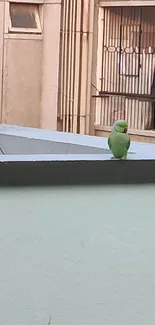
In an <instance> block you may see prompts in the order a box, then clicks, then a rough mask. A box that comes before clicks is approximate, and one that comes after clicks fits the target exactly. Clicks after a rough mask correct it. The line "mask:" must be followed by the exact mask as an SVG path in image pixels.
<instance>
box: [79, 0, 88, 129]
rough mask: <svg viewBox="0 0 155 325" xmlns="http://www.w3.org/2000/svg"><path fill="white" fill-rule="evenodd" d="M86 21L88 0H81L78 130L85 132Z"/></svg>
mask: <svg viewBox="0 0 155 325" xmlns="http://www.w3.org/2000/svg"><path fill="white" fill-rule="evenodd" d="M88 22H89V0H83V17H82V44H81V50H82V53H81V82H80V107H79V115H80V116H79V118H80V119H79V120H80V121H79V122H80V123H79V124H80V125H79V132H80V133H82V134H84V133H85V123H86V102H87V97H86V92H87V57H88Z"/></svg>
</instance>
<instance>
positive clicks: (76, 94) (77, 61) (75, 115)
mask: <svg viewBox="0 0 155 325" xmlns="http://www.w3.org/2000/svg"><path fill="white" fill-rule="evenodd" d="M81 9H82V0H77V11H76V39H75V44H76V47H75V70H74V76H75V80H74V108H73V133H77V130H78V125H77V124H78V123H77V121H78V106H79V78H80V44H81V35H80V34H81Z"/></svg>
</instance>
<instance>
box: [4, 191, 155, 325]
mask: <svg viewBox="0 0 155 325" xmlns="http://www.w3.org/2000/svg"><path fill="white" fill-rule="evenodd" d="M154 197H155V186H134V187H131V186H124V187H122V186H119V187H112V186H109V187H106V186H100V187H97V186H96V187H95V186H94V187H80V186H79V187H68V188H67V187H66V188H65V187H63V188H59V187H57V188H54V187H53V188H52V187H51V188H49V187H48V188H21V189H16V188H12V189H9V188H8V189H6V188H5V189H1V190H0V207H1V213H0V218H1V226H0V261H1V262H0V324H3V325H10V324H11V325H15V324H16V325H21V324H22V325H34V324H36V325H47V324H48V321H49V318H50V316H51V317H52V324H54V325H65V324H66V325H81V324H84V325H94V324H95V325H101V324H106V325H113V324H119V325H124V324H126V325H137V324H141V325H146V324H149V325H154V321H155V258H154V250H155V248H154V247H155V235H154V232H155V217H154V210H155V203H154Z"/></svg>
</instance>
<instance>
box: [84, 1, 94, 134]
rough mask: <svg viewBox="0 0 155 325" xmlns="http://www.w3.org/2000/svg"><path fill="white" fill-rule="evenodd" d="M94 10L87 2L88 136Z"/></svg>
mask: <svg viewBox="0 0 155 325" xmlns="http://www.w3.org/2000/svg"><path fill="white" fill-rule="evenodd" d="M94 8H95V1H94V0H89V34H88V65H87V90H86V93H87V102H86V131H85V133H86V134H90V115H91V82H92V58H93V30H94Z"/></svg>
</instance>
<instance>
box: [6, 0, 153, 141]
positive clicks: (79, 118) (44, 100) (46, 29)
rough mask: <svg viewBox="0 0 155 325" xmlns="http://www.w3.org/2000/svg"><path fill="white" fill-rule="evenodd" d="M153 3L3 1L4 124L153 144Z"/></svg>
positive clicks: (89, 0)
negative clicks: (122, 122) (114, 130)
mask: <svg viewBox="0 0 155 325" xmlns="http://www.w3.org/2000/svg"><path fill="white" fill-rule="evenodd" d="M154 4H155V3H154V1H152V0H151V1H142V2H141V3H139V1H127V0H125V1H116V0H115V1H106V2H103V1H99V0H74V1H73V0H72V1H71V0H63V1H62V0H20V1H19V0H14V1H13V2H11V1H10V0H9V1H0V122H2V123H7V124H18V125H23V126H32V127H40V128H46V129H53V130H56V129H58V130H61V131H66V132H74V133H81V134H96V135H104V134H107V132H109V131H110V129H111V125H112V124H113V122H114V120H116V119H118V118H124V119H127V120H128V123H129V129H130V133H131V134H132V135H134V136H135V137H136V136H139V135H141V136H143V137H146V136H148V137H149V138H154V134H155V133H154V128H155V118H154V115H155V114H154V109H155V108H154V94H155V67H154V64H155V23H154V14H155V6H154Z"/></svg>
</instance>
